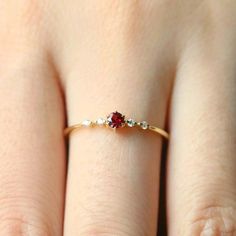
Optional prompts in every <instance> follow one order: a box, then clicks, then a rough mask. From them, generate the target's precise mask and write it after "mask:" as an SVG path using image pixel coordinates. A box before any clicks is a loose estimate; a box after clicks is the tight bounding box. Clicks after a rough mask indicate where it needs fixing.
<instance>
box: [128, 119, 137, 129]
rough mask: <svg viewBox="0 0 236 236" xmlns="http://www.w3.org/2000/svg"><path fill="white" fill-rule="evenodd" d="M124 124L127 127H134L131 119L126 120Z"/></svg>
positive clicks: (133, 121)
mask: <svg viewBox="0 0 236 236" xmlns="http://www.w3.org/2000/svg"><path fill="white" fill-rule="evenodd" d="M126 122H127V125H128V126H129V127H134V126H135V125H136V122H135V120H133V119H128V120H127V121H126Z"/></svg>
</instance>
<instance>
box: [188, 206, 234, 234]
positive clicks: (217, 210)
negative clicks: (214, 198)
mask: <svg viewBox="0 0 236 236" xmlns="http://www.w3.org/2000/svg"><path fill="white" fill-rule="evenodd" d="M184 231H185V232H184V235H192V236H204V235H212V236H221V235H222V236H223V235H224V236H225V235H227V236H231V235H232V236H235V235H236V211H235V209H234V208H232V207H222V206H209V207H207V208H205V209H203V210H200V211H199V212H198V213H197V214H195V217H194V218H193V220H191V223H190V224H189V225H188V226H187V230H184Z"/></svg>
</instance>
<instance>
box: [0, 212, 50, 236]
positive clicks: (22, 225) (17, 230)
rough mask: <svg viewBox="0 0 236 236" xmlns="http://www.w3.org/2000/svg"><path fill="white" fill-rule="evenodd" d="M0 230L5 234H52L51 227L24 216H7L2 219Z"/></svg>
mask: <svg viewBox="0 0 236 236" xmlns="http://www.w3.org/2000/svg"><path fill="white" fill-rule="evenodd" d="M0 232H1V235H5V236H8V235H9V236H13V235H14V236H31V235H32V236H33V235H34V236H51V235H52V233H51V231H50V229H49V227H48V226H47V225H45V224H43V223H35V222H34V221H31V220H27V219H25V218H24V217H13V216H11V217H7V218H2V219H0Z"/></svg>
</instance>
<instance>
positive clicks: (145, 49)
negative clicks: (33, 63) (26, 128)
mask: <svg viewBox="0 0 236 236" xmlns="http://www.w3.org/2000/svg"><path fill="white" fill-rule="evenodd" d="M86 3H88V2H86ZM122 4H123V5H122ZM108 6H109V7H105V5H102V8H100V5H99V6H98V5H97V8H98V10H94V9H97V8H96V7H95V8H94V6H93V5H91V6H90V5H89V4H87V5H86V7H87V8H86V11H85V10H83V11H79V13H78V12H77V13H76V14H77V15H79V16H80V19H83V21H82V22H80V21H78V22H79V23H78V24H79V27H82V28H84V29H85V28H86V24H87V23H88V21H87V20H86V19H87V17H88V19H89V25H90V26H91V28H92V29H93V30H91V29H90V27H89V28H88V31H86V33H85V34H83V33H81V31H78V32H79V34H77V33H75V32H76V31H75V30H74V31H73V32H74V34H73V35H74V36H73V39H71V40H72V41H70V40H69V41H68V38H67V41H66V42H67V44H68V43H69V45H74V46H71V47H72V48H73V50H69V48H67V50H69V51H68V52H67V53H66V54H65V55H63V57H62V58H67V60H68V62H67V64H66V65H64V70H66V69H68V68H70V70H69V74H66V73H65V71H64V75H65V77H67V78H66V87H65V88H66V98H67V109H68V118H69V125H72V124H75V123H78V122H79V121H81V120H83V119H85V118H88V119H91V120H95V119H96V118H98V117H100V116H106V115H107V113H109V112H112V111H114V109H115V110H116V109H117V110H118V111H120V112H122V113H124V114H125V115H127V118H128V117H129V116H131V117H133V118H135V119H137V120H143V119H144V120H147V121H149V122H150V123H153V124H156V125H158V126H160V127H162V128H163V127H164V122H165V113H166V108H167V97H168V92H169V87H170V86H169V83H170V80H169V78H170V71H169V65H168V63H167V61H168V59H169V58H168V59H167V58H163V57H162V55H166V54H168V53H164V52H163V51H162V50H160V48H159V47H158V46H156V45H157V44H156V42H152V40H153V39H152V38H151V39H150V38H149V36H150V35H152V33H151V32H153V31H152V27H149V28H148V29H146V28H145V29H144V28H142V26H139V25H138V26H137V25H136V23H137V22H136V20H137V19H136V18H135V17H136V14H134V15H135V16H134V15H133V12H134V11H136V10H137V11H138V9H136V7H138V6H136V5H135V4H134V5H132V4H126V2H125V1H121V5H120V6H119V7H120V8H119V7H114V6H113V8H111V7H110V5H108ZM90 7H91V8H90ZM131 7H132V8H131ZM80 8H82V9H85V6H84V5H83V4H82V6H80ZM80 8H79V9H80ZM104 9H105V10H104ZM117 10H118V12H119V14H120V13H121V12H122V14H120V15H121V16H122V17H121V18H120V17H117V18H110V17H109V16H108V18H107V14H108V13H109V14H108V15H114V16H115V15H117V14H116V13H118V12H116V11H117ZM104 11H106V12H104ZM110 11H113V12H112V13H111V12H110ZM120 11H121V12H120ZM91 12H93V14H92V17H91ZM144 12H145V10H144ZM70 13H71V11H70ZM72 13H73V12H72ZM88 13H89V16H88V15H86V14H88ZM101 13H102V14H101ZM144 14H145V13H144ZM149 15H150V14H148V12H146V14H145V16H144V17H145V18H144V19H143V20H144V21H145V20H148V19H150V17H149ZM70 17H72V18H73V19H75V18H76V17H75V16H73V14H72V16H71V14H70ZM130 18H131V20H133V21H132V22H130ZM64 19H65V18H64ZM153 21H154V19H153ZM76 22H77V21H76ZM84 22H86V24H85V25H83V23H84ZM123 22H125V23H123ZM134 22H136V23H135V26H134V28H131V29H128V28H129V27H133V26H132V23H134ZM64 24H65V23H64ZM104 24H105V25H104ZM109 24H112V25H109ZM113 24H114V25H113ZM142 24H144V25H145V26H146V25H148V23H147V22H145V23H143V22H142V23H140V25H142ZM65 25H66V24H65ZM115 25H119V29H120V30H121V31H119V33H118V34H117V33H116V30H117V27H115ZM150 25H153V22H151V23H150ZM122 27H123V28H122ZM135 27H137V29H139V27H141V29H140V32H142V30H144V31H145V32H146V34H147V41H146V37H142V36H141V37H140V38H139V36H140V34H139V31H137V32H136V31H135V30H136V28H135ZM96 29H97V30H96ZM113 30H114V32H113ZM133 30H134V32H133ZM146 30H147V31H146ZM120 32H124V33H120ZM126 32H128V33H127V34H126ZM131 32H133V33H132V36H133V38H132V36H131V35H130V33H131ZM154 34H155V37H157V34H158V32H156V33H154ZM105 35H109V36H107V37H104V36H105ZM80 38H83V42H80ZM95 38H96V40H94V39H95ZM141 38H142V39H143V41H142V40H141V43H140V41H139V40H140V39H141ZM129 40H131V42H129ZM150 40H151V46H150ZM162 40H163V41H162ZM162 40H160V44H161V45H162V43H164V42H165V39H162ZM75 42H76V43H75ZM78 42H79V43H78ZM125 42H127V43H128V44H129V46H128V47H127V45H126V43H125ZM161 48H162V47H161ZM164 48H166V47H164ZM159 50H160V51H159ZM154 51H155V52H154ZM110 54H111V55H112V57H110ZM139 55H140V56H141V57H142V60H140V56H139ZM168 55H169V54H168ZM75 58H77V60H76V59H75ZM157 58H161V59H160V61H159V60H157ZM146 61H148V62H149V63H146ZM64 62H65V61H64ZM69 62H75V63H74V64H73V66H72V67H68V66H71V65H70V63H69ZM162 66H163V67H164V68H165V69H164V70H162V71H161V69H160V68H162ZM65 68H66V69H65ZM166 68H168V70H167V69H166ZM164 78H165V79H164ZM160 152H161V138H160V136H159V135H157V136H156V135H154V134H153V133H150V132H148V133H147V132H146V133H145V132H142V130H137V129H135V128H132V129H128V130H127V129H125V130H124V129H122V130H118V129H117V131H116V132H113V131H112V130H109V129H106V128H104V129H103V128H101V129H99V128H94V129H92V128H91V129H90V128H88V129H81V130H79V131H78V132H75V133H73V134H72V136H71V137H70V154H69V169H68V182H67V193H66V195H67V197H66V214H65V229H64V233H65V235H68V236H69V235H135V236H138V235H150V236H151V235H156V227H157V226H156V224H157V211H158V209H157V208H158V207H157V203H158V195H159V193H158V189H159V163H160Z"/></svg>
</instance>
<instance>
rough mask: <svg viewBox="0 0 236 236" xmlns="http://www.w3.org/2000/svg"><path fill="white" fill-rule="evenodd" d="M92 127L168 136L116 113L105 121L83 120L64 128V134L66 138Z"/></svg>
mask: <svg viewBox="0 0 236 236" xmlns="http://www.w3.org/2000/svg"><path fill="white" fill-rule="evenodd" d="M93 126H104V127H110V128H112V129H117V128H123V127H127V126H128V127H140V128H141V129H143V130H150V131H153V132H156V133H158V134H159V135H161V136H162V137H164V138H166V139H169V134H168V133H167V132H166V131H165V130H163V129H161V128H158V127H156V126H152V125H149V124H148V122H146V121H141V122H137V121H135V120H134V119H131V118H129V119H125V116H124V115H122V114H121V113H119V112H118V111H115V112H112V113H110V114H109V115H108V116H107V118H106V119H104V118H98V119H97V120H96V121H95V122H94V121H91V120H84V121H82V122H81V123H78V124H76V125H72V126H69V127H67V128H65V130H64V134H65V136H68V135H69V134H71V133H72V132H74V131H76V130H78V129H80V128H82V127H93Z"/></svg>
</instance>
